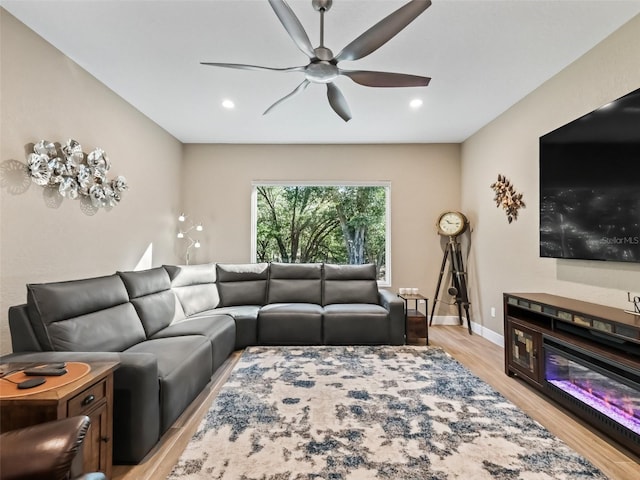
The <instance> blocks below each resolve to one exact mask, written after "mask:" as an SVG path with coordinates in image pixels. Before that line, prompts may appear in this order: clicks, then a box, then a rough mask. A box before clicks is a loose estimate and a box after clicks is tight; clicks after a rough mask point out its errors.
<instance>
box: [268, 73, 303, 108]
mask: <svg viewBox="0 0 640 480" xmlns="http://www.w3.org/2000/svg"><path fill="white" fill-rule="evenodd" d="M309 83H311V82H309V80H306V79H305V80H303V81H302V83H301V84H300V85H298V86H297V87H296V88H295V89H294V90H293V92H291V93H290V94H288V95H285V96H284V97H282V98H281V99H280V100H278V101H277V102H276V103H274V104H273V105H271V106H270V107H269V108H267V109H266V110H265V111H264V113H263V115H266V114H267V113H269V112H270V111H271V110H273V109H274V108H275V107H276V106H278V105H280V104H281V103H282V102H284V101H285V100H287V99H288V98H291V97H293V96H294V95H297V94H298V93H300V92H302V91H303V90H304V89H305V88H307V87H308V86H309Z"/></svg>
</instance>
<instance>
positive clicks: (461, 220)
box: [429, 212, 472, 335]
mask: <svg viewBox="0 0 640 480" xmlns="http://www.w3.org/2000/svg"><path fill="white" fill-rule="evenodd" d="M437 227H438V234H439V235H443V236H447V237H449V241H448V242H447V246H446V248H445V250H444V256H443V258H442V267H441V268H440V276H439V277H438V285H437V286H436V294H435V295H434V301H433V303H432V305H431V317H430V319H429V325H431V324H432V323H433V314H434V312H435V310H436V305H437V304H438V302H440V301H441V300H438V294H439V292H440V286H441V285H442V278H443V277H444V275H445V272H446V271H447V261H448V263H449V268H450V272H451V286H450V287H449V289H448V290H447V292H448V293H449V295H452V296H453V297H454V298H455V302H454V304H455V305H456V306H457V307H458V320H459V321H460V325H462V309H463V308H464V311H465V313H466V316H467V327H468V328H469V335H471V333H472V332H471V316H470V315H469V294H468V292H467V272H465V270H464V264H463V262H462V251H461V249H460V242H458V236H459V235H461V234H462V233H464V232H465V231H466V230H467V229H468V228H469V220H467V217H465V216H464V215H463V214H462V213H460V212H444V213H443V214H442V215H440V217H439V218H438V223H437Z"/></svg>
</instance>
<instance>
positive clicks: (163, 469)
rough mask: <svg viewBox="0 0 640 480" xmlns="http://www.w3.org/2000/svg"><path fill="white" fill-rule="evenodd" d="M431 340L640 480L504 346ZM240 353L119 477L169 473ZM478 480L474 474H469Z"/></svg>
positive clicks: (629, 479) (625, 475) (620, 477)
mask: <svg viewBox="0 0 640 480" xmlns="http://www.w3.org/2000/svg"><path fill="white" fill-rule="evenodd" d="M429 336H430V344H431V345H437V346H440V347H442V348H444V349H445V350H446V351H447V352H449V353H450V354H451V355H452V356H453V357H454V358H455V359H457V360H458V361H459V362H460V363H462V364H463V365H464V366H466V367H467V368H468V369H469V370H471V371H472V372H473V373H475V374H476V375H477V376H478V377H480V378H482V379H483V380H484V381H486V382H487V383H489V384H490V385H491V386H493V387H494V388H495V389H496V390H498V391H499V392H500V393H502V394H503V395H504V396H505V397H506V398H508V399H509V400H510V401H511V402H513V403H514V404H515V405H517V406H518V407H520V408H521V409H522V410H523V411H525V412H526V413H527V414H528V415H529V416H530V417H532V418H533V419H535V420H537V421H538V422H539V423H541V424H542V425H544V426H545V427H546V428H547V429H548V430H549V431H550V432H552V433H553V434H554V435H556V436H557V437H559V438H561V439H562V440H563V441H564V442H565V443H566V444H567V445H569V446H570V447H571V448H573V449H574V450H575V451H576V452H578V453H580V454H581V455H583V456H584V457H586V458H587V459H589V460H590V461H591V462H592V463H593V464H594V465H596V466H597V467H598V468H600V469H601V470H602V471H603V472H604V473H605V474H606V475H607V476H609V478H610V479H611V480H639V479H640V458H638V457H637V456H634V455H633V454H632V453H630V452H628V451H627V450H625V449H624V448H623V447H622V446H620V445H618V444H615V443H613V442H612V441H610V440H607V439H606V437H604V436H603V435H601V434H599V433H598V432H597V431H595V430H593V429H592V428H590V427H589V426H587V425H585V424H584V423H583V422H582V421H581V420H579V419H577V418H576V417H574V416H573V415H571V413H569V412H568V411H566V410H565V409H563V408H561V407H559V406H558V405H557V404H555V403H553V402H552V401H550V400H547V399H546V398H545V397H543V396H541V395H539V394H538V393H537V392H536V391H535V390H533V389H532V388H530V387H529V386H528V385H526V384H525V383H524V382H522V381H521V380H518V379H515V378H512V377H508V376H507V375H505V373H504V357H503V355H504V351H503V349H502V348H501V347H499V346H497V345H494V344H493V343H491V342H489V341H487V340H485V339H484V338H482V337H480V336H479V335H475V334H474V335H469V334H468V332H467V330H466V328H461V327H457V326H434V327H431V328H430V329H429ZM239 358H240V353H239V352H236V353H234V354H233V355H232V356H231V357H230V358H229V359H228V360H227V362H226V363H225V364H224V365H223V366H222V367H221V368H220V369H219V370H218V372H217V374H216V376H215V377H214V379H213V380H212V381H211V383H210V384H209V385H208V387H207V388H206V389H205V391H204V392H202V394H201V395H200V396H199V397H198V398H197V399H196V401H194V403H193V404H192V405H191V407H190V408H189V409H187V411H186V412H185V413H184V414H183V415H182V416H181V417H180V418H179V419H178V420H177V421H176V423H175V424H174V425H173V427H172V428H170V429H169V431H168V432H167V433H166V434H165V435H164V436H163V438H162V439H161V441H160V443H159V444H158V446H157V447H156V448H155V449H154V450H153V451H152V452H150V454H149V455H147V458H146V459H145V460H144V461H143V462H142V463H140V465H135V466H125V465H115V466H114V468H113V478H114V480H147V479H149V480H156V479H163V478H165V477H166V476H167V475H168V474H169V472H170V471H171V468H172V467H173V465H174V464H175V463H176V461H177V460H178V458H179V457H180V454H181V453H182V451H183V450H184V448H185V446H186V445H187V443H188V442H189V439H190V438H191V436H192V435H193V433H194V432H195V430H196V428H197V427H198V424H199V423H200V420H201V419H202V417H203V416H204V414H205V412H206V411H207V410H208V408H209V406H210V405H211V403H212V402H213V400H214V399H215V397H216V395H217V393H218V391H219V390H220V388H221V387H222V385H223V384H224V382H225V380H226V379H227V377H228V376H229V374H230V373H231V370H232V369H233V366H234V365H235V364H236V363H237V361H238V359H239ZM469 480H472V479H469Z"/></svg>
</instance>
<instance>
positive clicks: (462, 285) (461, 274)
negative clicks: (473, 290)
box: [454, 249, 472, 335]
mask: <svg viewBox="0 0 640 480" xmlns="http://www.w3.org/2000/svg"><path fill="white" fill-rule="evenodd" d="M454 263H455V268H456V277H457V279H458V282H457V283H458V287H459V290H458V295H459V296H458V299H457V300H458V301H459V306H458V311H460V306H463V307H464V310H465V313H466V314H467V328H468V329H469V335H471V334H472V331H471V316H470V315H469V294H468V292H467V279H466V272H465V271H464V265H463V263H462V252H460V250H459V249H456V250H455V261H454ZM461 318H462V317H461Z"/></svg>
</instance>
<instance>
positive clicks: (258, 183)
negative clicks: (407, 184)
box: [250, 180, 391, 287]
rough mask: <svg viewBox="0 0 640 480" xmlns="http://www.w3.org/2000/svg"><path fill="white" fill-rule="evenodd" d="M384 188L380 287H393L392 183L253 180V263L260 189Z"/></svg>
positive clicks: (255, 258) (252, 259) (385, 181)
mask: <svg viewBox="0 0 640 480" xmlns="http://www.w3.org/2000/svg"><path fill="white" fill-rule="evenodd" d="M295 186H299V187H383V188H384V189H385V278H383V279H380V280H378V286H380V287H390V286H391V181H389V180H373V181H340V180H324V181H322V180H253V181H252V182H251V254H250V258H251V262H253V263H255V262H256V261H257V246H258V244H257V240H258V187H295Z"/></svg>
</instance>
